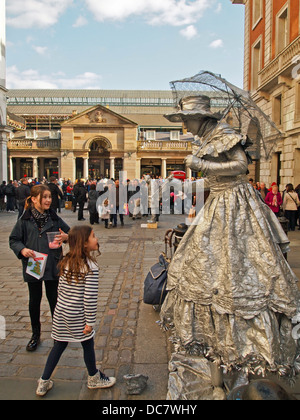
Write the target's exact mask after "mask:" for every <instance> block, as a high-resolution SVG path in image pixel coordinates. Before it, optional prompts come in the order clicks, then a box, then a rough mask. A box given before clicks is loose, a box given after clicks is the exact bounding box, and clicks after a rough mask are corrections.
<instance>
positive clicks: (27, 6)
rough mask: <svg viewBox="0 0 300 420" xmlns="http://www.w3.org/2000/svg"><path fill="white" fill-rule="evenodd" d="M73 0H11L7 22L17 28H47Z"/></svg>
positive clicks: (7, 8) (8, 3)
mask: <svg viewBox="0 0 300 420" xmlns="http://www.w3.org/2000/svg"><path fill="white" fill-rule="evenodd" d="M72 3H73V0H9V1H7V2H6V10H7V19H6V21H7V24H8V25H10V26H13V27H15V28H23V29H26V28H32V27H37V28H47V27H49V26H52V25H54V24H55V23H56V22H57V21H58V19H59V17H60V16H61V15H62V14H63V13H64V12H65V11H66V9H67V8H68V7H69V6H71V4H72Z"/></svg>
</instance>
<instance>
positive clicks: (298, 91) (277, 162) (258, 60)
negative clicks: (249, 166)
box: [231, 0, 300, 190]
mask: <svg viewBox="0 0 300 420" xmlns="http://www.w3.org/2000/svg"><path fill="white" fill-rule="evenodd" d="M231 2H232V3H233V4H243V5H244V6H245V60H244V89H245V90H249V91H251V92H252V97H253V99H254V100H255V102H256V103H257V104H258V106H259V107H260V108H261V109H262V110H263V111H264V112H265V113H266V114H267V115H269V116H270V118H271V119H272V120H273V121H274V122H275V123H276V125H277V127H278V128H279V129H280V131H281V132H282V133H283V138H282V139H281V140H280V142H279V144H278V146H277V149H276V153H275V154H274V155H273V158H272V160H271V161H270V162H264V161H263V160H260V161H259V162H258V164H257V168H256V174H255V175H256V180H257V181H259V180H260V181H264V182H266V184H268V185H270V184H271V183H272V182H274V181H275V182H277V183H278V184H279V185H280V189H281V190H283V189H284V188H285V185H286V184H288V183H292V184H294V186H295V187H296V186H297V185H298V184H300V6H299V1H298V0H231Z"/></svg>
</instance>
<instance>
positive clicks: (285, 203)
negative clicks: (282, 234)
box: [249, 178, 300, 231]
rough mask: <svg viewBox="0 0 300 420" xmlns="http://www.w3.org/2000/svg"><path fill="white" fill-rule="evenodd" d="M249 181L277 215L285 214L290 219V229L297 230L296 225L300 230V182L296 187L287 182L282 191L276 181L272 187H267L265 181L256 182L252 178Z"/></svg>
mask: <svg viewBox="0 0 300 420" xmlns="http://www.w3.org/2000/svg"><path fill="white" fill-rule="evenodd" d="M249 182H250V184H252V186H253V188H255V189H256V190H258V191H259V193H260V195H261V197H262V199H263V200H264V201H265V203H266V204H267V205H268V206H269V207H270V209H271V210H272V211H273V213H274V214H275V215H276V216H277V217H280V216H285V217H286V218H287V219H288V221H289V230H290V231H295V229H296V226H298V230H300V184H299V185H298V186H297V187H296V188H294V186H293V184H287V185H286V187H285V190H284V191H283V192H282V193H280V192H279V188H278V185H277V184H276V182H273V183H272V185H271V188H267V187H266V184H265V183H264V182H254V181H253V179H252V178H250V180H249Z"/></svg>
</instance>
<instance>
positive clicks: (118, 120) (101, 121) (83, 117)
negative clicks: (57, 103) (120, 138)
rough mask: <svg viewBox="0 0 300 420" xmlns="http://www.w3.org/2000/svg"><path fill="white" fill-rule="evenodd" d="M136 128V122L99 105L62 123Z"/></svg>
mask: <svg viewBox="0 0 300 420" xmlns="http://www.w3.org/2000/svg"><path fill="white" fill-rule="evenodd" d="M68 125H69V126H80V125H81V126H91V125H93V126H94V125H96V126H97V125H99V127H101V126H106V127H107V126H116V125H117V126H118V125H121V126H124V125H127V126H134V127H136V126H137V125H138V124H137V123H135V122H134V121H131V120H129V119H128V118H126V117H124V116H123V115H120V114H117V113H116V112H114V111H112V110H111V109H108V108H106V107H104V106H101V105H98V106H94V107H93V108H89V109H87V110H85V111H83V112H81V113H80V114H78V115H75V116H73V117H72V118H70V119H69V120H67V121H65V122H64V123H62V126H68Z"/></svg>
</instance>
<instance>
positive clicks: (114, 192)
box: [110, 179, 125, 227]
mask: <svg viewBox="0 0 300 420" xmlns="http://www.w3.org/2000/svg"><path fill="white" fill-rule="evenodd" d="M110 192H111V194H110V196H111V200H110V202H111V213H110V224H112V222H114V224H113V227H117V226H118V221H117V214H118V213H119V217H120V222H121V226H124V209H123V207H122V206H121V209H120V198H121V201H122V198H123V199H124V197H120V182H119V180H118V179H117V180H116V181H115V183H114V185H113V186H112V188H111V190H110ZM124 203H125V200H124V202H123V203H122V204H123V205H124Z"/></svg>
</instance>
